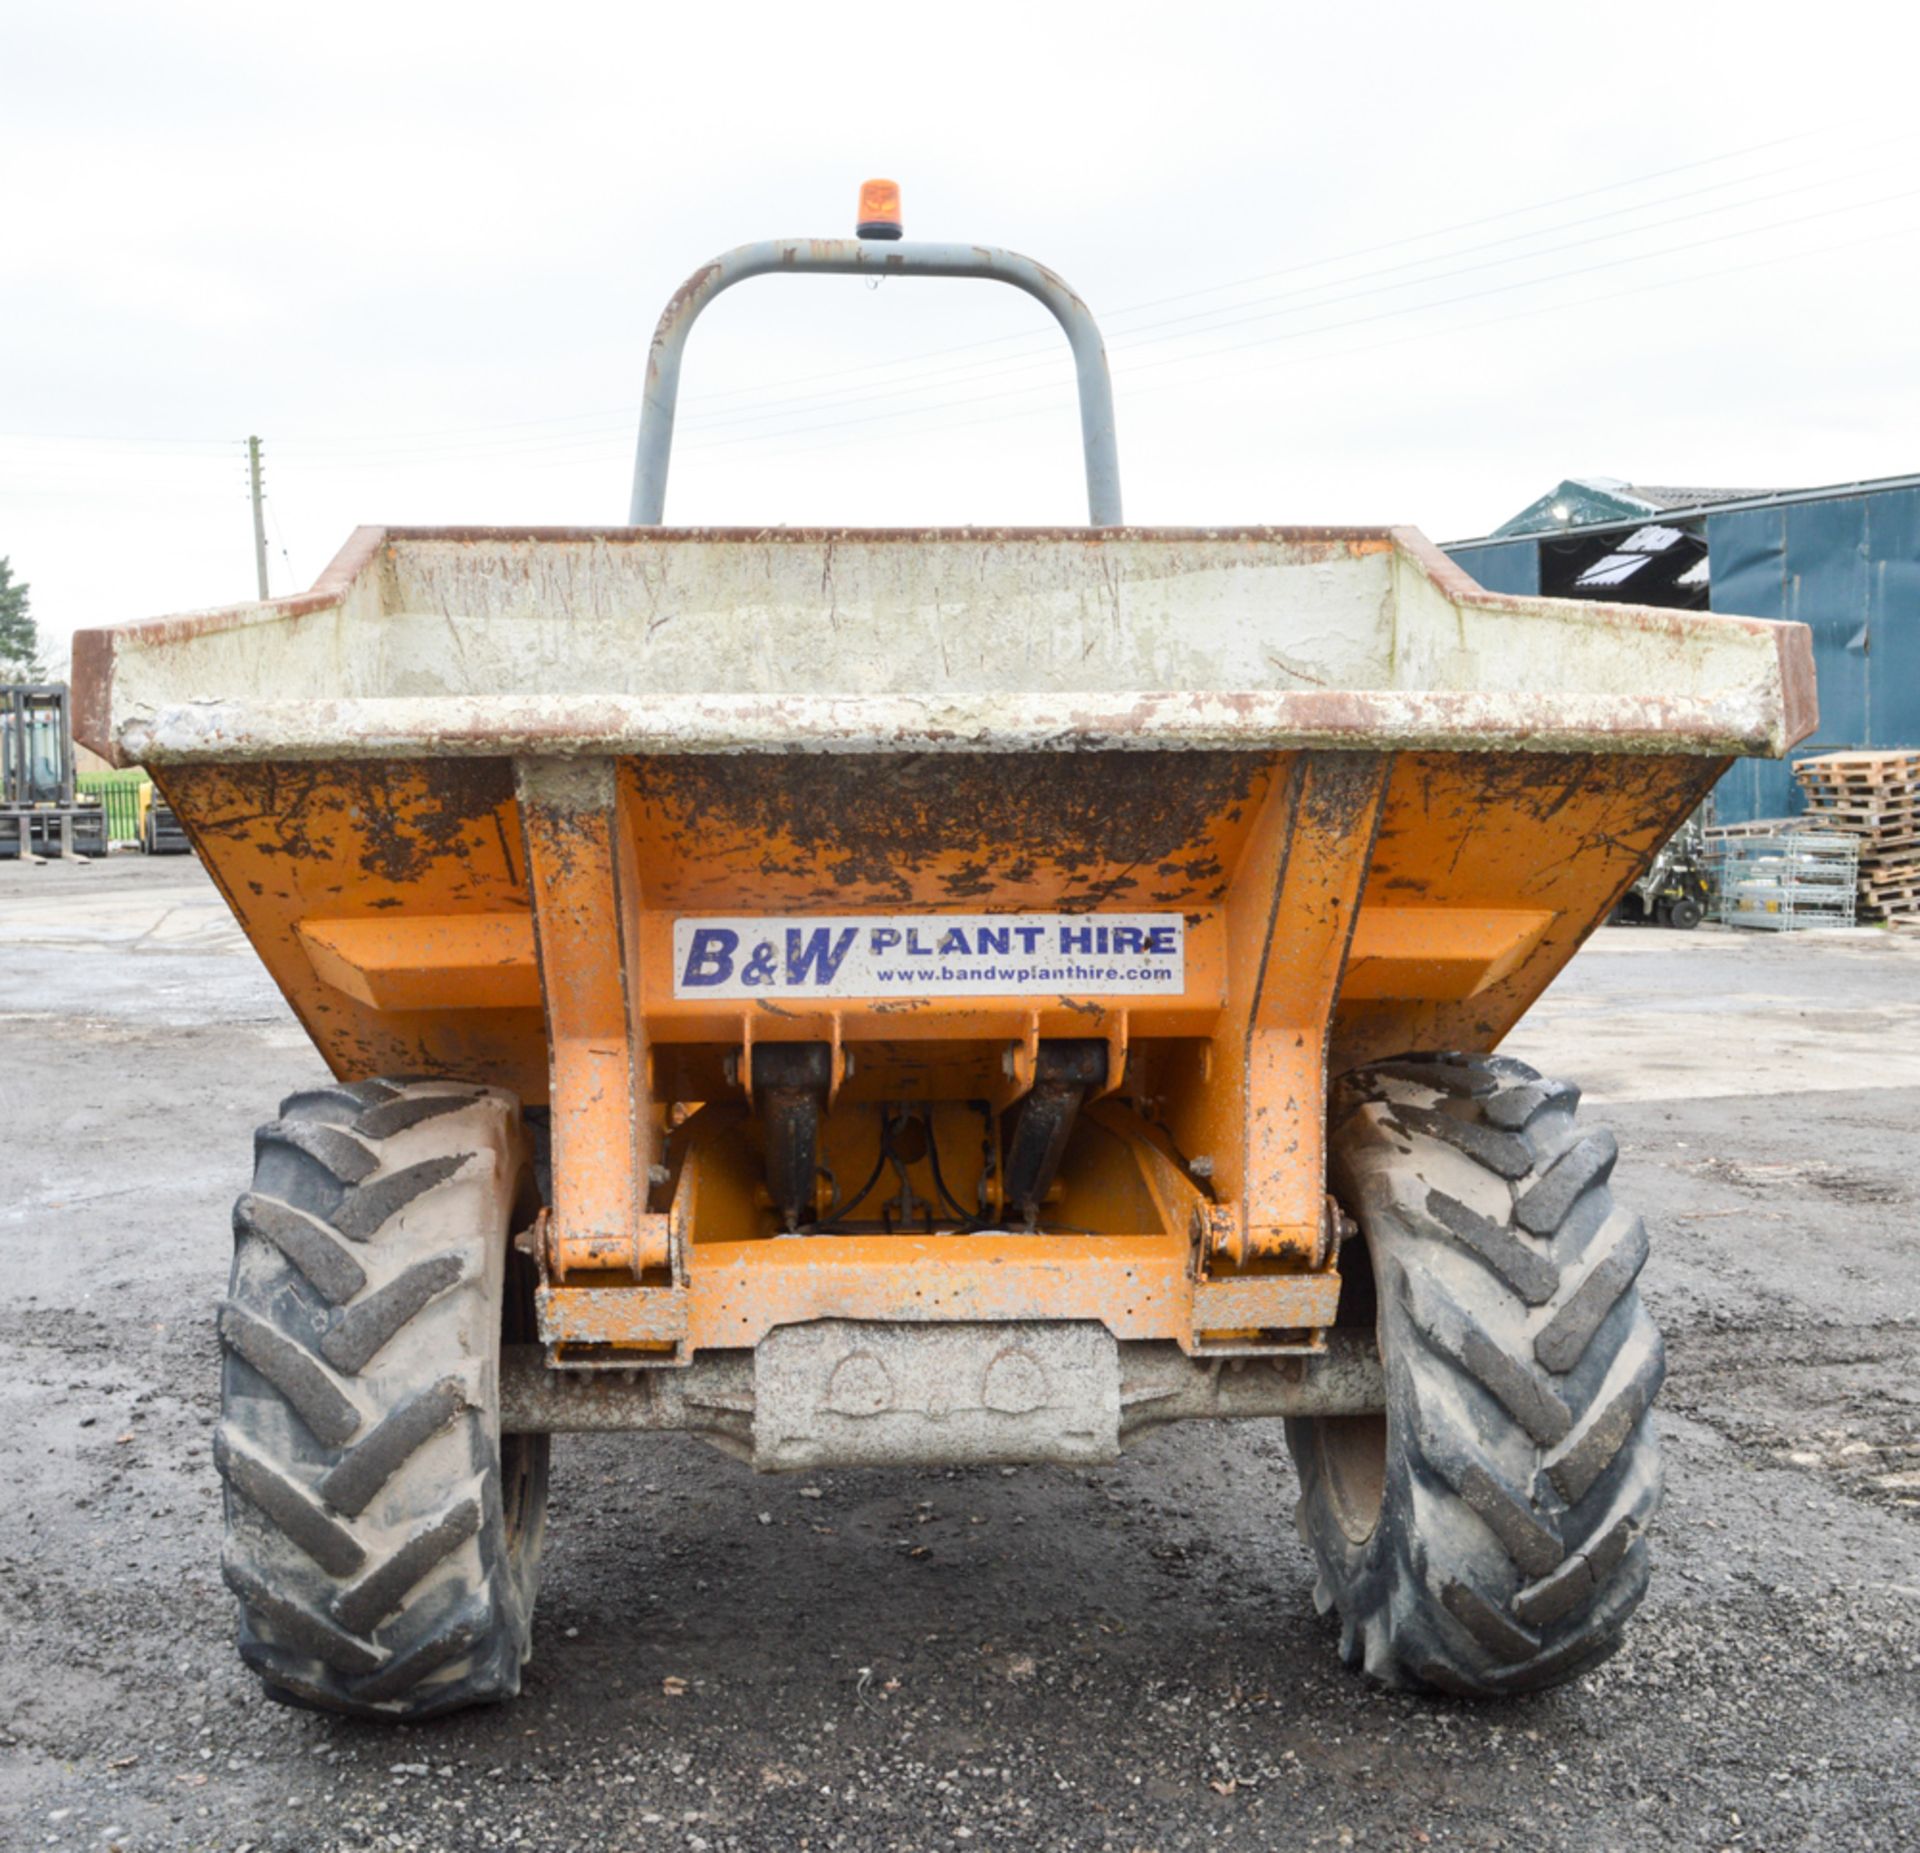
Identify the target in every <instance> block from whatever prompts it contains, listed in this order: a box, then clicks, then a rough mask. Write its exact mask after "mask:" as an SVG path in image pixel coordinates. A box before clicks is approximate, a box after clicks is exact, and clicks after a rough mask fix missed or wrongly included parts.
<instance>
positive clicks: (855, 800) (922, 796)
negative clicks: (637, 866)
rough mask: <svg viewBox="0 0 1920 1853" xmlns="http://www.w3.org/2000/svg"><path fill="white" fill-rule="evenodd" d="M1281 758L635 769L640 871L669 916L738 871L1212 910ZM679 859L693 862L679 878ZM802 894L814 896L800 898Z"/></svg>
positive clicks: (921, 895)
mask: <svg viewBox="0 0 1920 1853" xmlns="http://www.w3.org/2000/svg"><path fill="white" fill-rule="evenodd" d="M1273 763H1274V758H1273V755H1271V754H1267V753H1232V752H1196V753H1184V754H1182V755H1181V756H1180V759H1179V763H1178V766H1177V767H1174V766H1171V765H1169V763H1168V760H1167V758H1166V756H1165V755H1162V754H1158V753H1141V752H1125V751H1109V752H1092V753H1076V754H1060V755H1054V754H1044V755H1041V754H1024V755H1022V754H1007V755H1001V754H991V755H967V756H966V757H965V758H962V759H955V758H951V757H949V756H946V755H943V754H924V753H912V754H908V753H902V754H887V755H881V756H868V755H857V756H846V757H842V756H837V755H836V756H823V755H807V756H791V757H786V756H783V757H778V758H772V757H764V758H763V757H740V758H731V757H730V758H714V757H709V756H706V755H698V756H695V755H689V756H686V757H674V758H661V759H653V760H646V761H641V762H638V764H637V765H636V768H635V776H636V779H637V782H638V787H639V792H640V796H641V804H642V807H643V812H644V815H645V818H646V823H645V826H644V828H645V835H646V838H647V841H646V843H645V844H644V845H643V860H645V862H646V864H647V866H648V867H649V870H650V871H651V872H652V874H653V879H651V880H650V882H649V888H650V891H651V892H653V893H654V894H656V895H659V896H660V904H664V905H676V906H677V905H683V904H686V903H687V902H688V901H689V900H691V899H692V898H694V897H695V896H696V895H703V894H710V893H711V887H710V883H711V882H712V881H714V880H716V879H718V880H725V879H727V871H728V870H729V869H731V870H732V871H734V872H735V873H736V874H737V875H738V876H740V877H742V878H744V877H747V876H748V875H750V876H751V878H752V885H754V886H756V887H759V888H761V890H762V891H763V892H764V885H765V884H769V883H773V884H779V883H782V882H792V883H793V884H795V885H796V888H797V889H798V891H799V892H801V893H804V894H806V895H808V896H818V895H819V894H820V893H821V892H822V890H823V888H824V889H825V891H826V892H827V893H830V894H833V895H835V896H837V897H838V898H839V899H840V900H842V901H843V902H854V903H873V902H894V903H900V904H906V905H951V904H953V903H955V902H962V901H970V900H975V899H977V898H979V897H982V896H986V895H1007V894H1009V892H1010V891H1017V892H1018V893H1019V895H1020V902H1019V904H1022V905H1026V904H1031V899H1032V896H1033V895H1034V894H1035V893H1036V892H1041V893H1045V894H1046V895H1047V896H1048V897H1049V898H1050V899H1051V900H1052V901H1053V902H1054V903H1056V904H1057V905H1059V906H1061V907H1063V908H1067V909H1072V908H1075V907H1082V908H1093V907H1099V906H1102V905H1108V904H1111V903H1113V902H1116V901H1120V900H1123V899H1131V898H1133V897H1134V896H1135V895H1136V891H1137V890H1139V889H1140V888H1141V887H1142V885H1143V882H1144V881H1145V879H1147V878H1148V877H1152V876H1157V877H1159V879H1160V882H1161V883H1163V884H1164V885H1163V886H1159V887H1156V889H1155V892H1154V898H1155V900H1156V901H1163V900H1164V901H1169V902H1172V903H1175V904H1178V903H1182V902H1192V901H1196V900H1202V899H1211V898H1213V894H1214V892H1215V891H1216V890H1217V888H1218V886H1219V885H1220V883H1221V881H1222V880H1223V878H1224V875H1225V871H1226V870H1227V869H1228V868H1229V867H1230V866H1231V864H1232V862H1233V860H1234V859H1235V857H1236V856H1237V854H1238V850H1239V839H1240V837H1241V836H1242V834H1243V827H1241V826H1236V825H1234V824H1232V823H1230V822H1229V821H1228V819H1229V817H1230V816H1240V817H1244V816H1246V815H1248V814H1250V812H1251V810H1252V808H1253V807H1252V805H1251V804H1250V803H1249V799H1250V797H1251V796H1252V794H1253V793H1254V791H1255V789H1256V787H1257V786H1260V785H1262V784H1264V781H1265V779H1266V777H1267V775H1268V770H1269V768H1270V767H1271V766H1272V764H1273ZM675 864H681V865H683V866H681V867H679V868H676V867H675V866H674V865H675ZM800 884H804V886H800Z"/></svg>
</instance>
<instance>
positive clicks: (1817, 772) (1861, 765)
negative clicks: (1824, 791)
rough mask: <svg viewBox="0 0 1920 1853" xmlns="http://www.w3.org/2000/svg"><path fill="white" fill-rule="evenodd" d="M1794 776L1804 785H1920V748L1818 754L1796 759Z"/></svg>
mask: <svg viewBox="0 0 1920 1853" xmlns="http://www.w3.org/2000/svg"><path fill="white" fill-rule="evenodd" d="M1793 776H1794V777H1795V778H1797V779H1798V780H1800V782H1801V783H1802V784H1805V783H1806V782H1807V780H1809V779H1814V780H1817V781H1819V782H1820V783H1822V784H1829V785H1847V786H1868V787H1871V786H1876V785H1914V784H1920V747H1899V748H1895V749H1893V750H1892V751H1888V752H1878V753H1818V754H1815V755H1814V756H1813V757H1812V758H1810V759H1796V760H1795V761H1794V763H1793Z"/></svg>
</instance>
